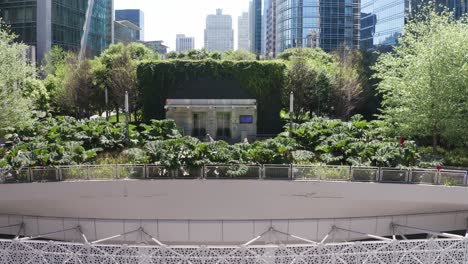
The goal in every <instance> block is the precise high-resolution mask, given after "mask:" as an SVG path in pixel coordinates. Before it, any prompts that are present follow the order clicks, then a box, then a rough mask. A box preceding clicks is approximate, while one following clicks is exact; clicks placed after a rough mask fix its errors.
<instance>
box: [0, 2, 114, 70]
mask: <svg viewBox="0 0 468 264" xmlns="http://www.w3.org/2000/svg"><path fill="white" fill-rule="evenodd" d="M113 5H114V2H113V0H95V1H94V6H93V10H92V19H91V24H90V28H89V33H88V38H87V49H86V55H87V56H90V57H92V56H95V55H99V54H101V52H102V51H103V50H105V49H106V48H107V47H108V46H109V45H110V44H111V43H112V39H113V19H112V18H113ZM87 8H88V1H87V0H75V1H69V0H17V1H10V0H0V16H1V17H2V18H3V21H4V22H5V23H7V24H8V25H10V26H11V29H12V31H13V32H14V33H16V34H17V35H18V40H20V41H22V42H24V43H25V44H27V45H30V46H34V47H35V49H36V58H37V61H38V62H41V61H42V59H43V58H44V55H45V54H46V53H47V52H49V50H50V49H51V48H52V46H55V45H57V46H60V47H62V48H63V49H65V50H71V51H75V52H77V51H79V50H80V47H81V37H82V35H83V26H84V23H85V18H86V11H87Z"/></svg>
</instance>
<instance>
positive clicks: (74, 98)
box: [57, 56, 104, 118]
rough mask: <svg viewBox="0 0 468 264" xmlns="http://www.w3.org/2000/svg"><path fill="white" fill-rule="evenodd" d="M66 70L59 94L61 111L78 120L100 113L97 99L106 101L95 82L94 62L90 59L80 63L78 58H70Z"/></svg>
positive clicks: (58, 99)
mask: <svg viewBox="0 0 468 264" xmlns="http://www.w3.org/2000/svg"><path fill="white" fill-rule="evenodd" d="M65 68H66V74H65V78H64V80H63V83H62V84H63V87H62V89H61V90H59V91H58V92H57V104H58V106H59V108H60V111H61V112H62V113H65V114H69V115H72V116H74V117H77V118H89V117H91V116H92V115H93V114H95V113H96V112H97V111H98V108H99V107H97V106H96V103H99V101H97V99H98V98H100V99H102V100H104V98H103V96H101V94H102V93H101V91H100V89H99V86H98V85H97V84H96V82H95V81H94V72H93V62H92V61H91V60H89V59H84V60H83V61H80V60H79V59H78V57H76V56H70V57H69V58H68V60H67V64H66V66H65Z"/></svg>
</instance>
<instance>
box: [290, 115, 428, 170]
mask: <svg viewBox="0 0 468 264" xmlns="http://www.w3.org/2000/svg"><path fill="white" fill-rule="evenodd" d="M361 118H362V117H361V116H355V117H353V118H352V119H351V121H350V122H342V121H340V120H332V119H326V118H321V117H314V118H313V119H312V120H311V121H310V122H307V123H304V124H301V125H296V127H295V128H294V130H293V138H294V139H295V140H296V141H297V143H298V145H299V146H298V148H297V149H300V150H306V151H308V152H310V153H302V154H303V155H304V154H306V155H309V157H310V159H309V162H312V163H323V164H333V165H342V164H348V165H355V166H358V165H365V166H381V167H397V166H417V165H420V164H419V158H420V157H419V154H418V151H417V146H416V144H415V143H414V142H412V141H408V142H406V143H405V144H404V146H400V145H399V141H398V140H397V139H395V138H388V137H386V135H385V132H384V128H385V127H386V126H387V124H386V123H384V122H381V121H372V122H367V121H364V120H362V119H361ZM312 153H313V155H312ZM296 155H297V153H296ZM299 161H300V162H302V163H303V162H304V161H305V160H304V159H303V158H301V159H300V160H299Z"/></svg>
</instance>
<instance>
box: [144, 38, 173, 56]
mask: <svg viewBox="0 0 468 264" xmlns="http://www.w3.org/2000/svg"><path fill="white" fill-rule="evenodd" d="M163 42H164V41H162V40H154V41H140V43H142V44H143V45H145V46H146V47H147V48H148V49H150V50H152V51H154V52H155V53H158V54H159V55H161V56H163V57H164V56H165V55H166V54H167V49H169V47H168V46H166V45H164V44H163Z"/></svg>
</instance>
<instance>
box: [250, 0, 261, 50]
mask: <svg viewBox="0 0 468 264" xmlns="http://www.w3.org/2000/svg"><path fill="white" fill-rule="evenodd" d="M249 15H250V51H252V52H253V53H255V54H261V52H262V0H252V1H251V2H250V10H249Z"/></svg>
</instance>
